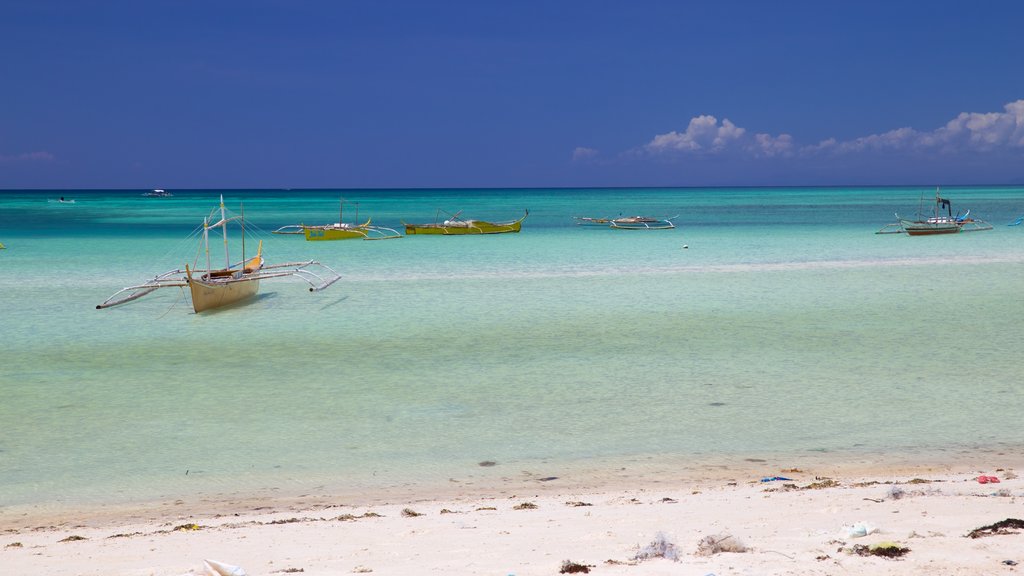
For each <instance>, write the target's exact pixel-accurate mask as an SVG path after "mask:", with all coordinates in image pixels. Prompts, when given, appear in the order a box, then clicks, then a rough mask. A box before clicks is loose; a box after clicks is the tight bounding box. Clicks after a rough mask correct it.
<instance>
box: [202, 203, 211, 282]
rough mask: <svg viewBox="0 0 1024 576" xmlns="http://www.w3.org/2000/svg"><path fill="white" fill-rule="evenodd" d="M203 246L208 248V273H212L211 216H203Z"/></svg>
mask: <svg viewBox="0 0 1024 576" xmlns="http://www.w3.org/2000/svg"><path fill="white" fill-rule="evenodd" d="M203 246H204V247H205V248H206V273H207V274H209V273H210V218H209V216H207V217H204V218H203Z"/></svg>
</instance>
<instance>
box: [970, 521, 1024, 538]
mask: <svg viewBox="0 0 1024 576" xmlns="http://www.w3.org/2000/svg"><path fill="white" fill-rule="evenodd" d="M1022 529H1024V520H1019V519H1017V518H1007V519H1006V520H1000V521H999V522H996V523H995V524H989V525H988V526H982V527H981V528H975V529H974V530H971V531H970V533H968V534H967V537H968V538H981V537H982V536H995V535H997V534H1016V533H1017V532H1016V530H1022Z"/></svg>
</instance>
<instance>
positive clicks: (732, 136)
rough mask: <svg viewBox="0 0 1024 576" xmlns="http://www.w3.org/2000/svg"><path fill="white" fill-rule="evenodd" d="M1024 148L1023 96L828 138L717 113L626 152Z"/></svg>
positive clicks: (594, 155) (587, 153)
mask: <svg viewBox="0 0 1024 576" xmlns="http://www.w3.org/2000/svg"><path fill="white" fill-rule="evenodd" d="M876 151H884V152H901V151H906V152H910V151H913V152H935V153H939V154H956V153H963V152H980V153H986V152H996V151H1021V152H1024V99H1022V100H1017V101H1015V102H1010V103H1008V104H1006V105H1005V106H1004V107H1003V112H985V113H982V112H962V113H960V114H959V115H958V116H957V117H956V118H953V119H952V120H950V121H949V122H947V123H946V124H945V125H944V126H941V127H939V128H937V129H935V130H931V131H920V130H915V129H914V128H910V127H903V128H896V129H893V130H889V131H888V132H884V133H881V134H871V135H868V136H861V137H859V138H855V139H853V140H846V141H839V140H836V139H835V138H829V139H826V140H823V141H821V142H818V143H816V144H806V145H798V144H797V143H796V141H795V140H794V138H793V136H792V135H790V134H785V133H783V134H778V135H772V134H767V133H752V132H751V131H749V130H748V129H746V128H744V127H741V126H737V125H736V124H734V123H733V122H732V121H730V120H729V119H728V118H723V119H722V120H721V121H719V120H718V118H716V117H715V116H712V115H700V116H696V117H694V118H691V119H690V122H689V124H688V125H687V127H686V130H684V131H681V132H680V131H675V130H673V131H671V132H667V133H664V134H658V135H656V136H654V138H653V139H651V140H650V141H649V142H647V143H646V144H643V145H642V146H639V147H637V148H634V149H631V150H629V151H627V152H624V153H623V156H628V157H634V158H635V157H641V158H644V157H646V158H663V159H672V158H684V157H699V156H730V157H737V158H794V157H799V158H805V157H813V156H818V155H832V156H848V155H854V154H858V153H866V152H876ZM600 154H601V153H600V151H598V150H596V149H593V148H586V147H578V148H576V149H575V150H574V151H573V154H572V158H573V160H574V161H577V162H583V161H595V160H597V159H598V158H599V157H600Z"/></svg>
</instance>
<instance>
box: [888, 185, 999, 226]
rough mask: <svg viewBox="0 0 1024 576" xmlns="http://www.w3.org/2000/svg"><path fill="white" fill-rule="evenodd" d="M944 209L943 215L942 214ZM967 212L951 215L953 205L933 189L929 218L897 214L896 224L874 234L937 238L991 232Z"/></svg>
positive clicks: (936, 189)
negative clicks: (933, 199)
mask: <svg viewBox="0 0 1024 576" xmlns="http://www.w3.org/2000/svg"><path fill="white" fill-rule="evenodd" d="M943 209H945V214H943V212H942V211H943ZM970 213H971V211H970V210H968V211H967V212H966V213H964V214H963V215H962V216H961V215H960V213H959V212H957V213H956V215H954V214H953V205H952V202H950V201H949V200H948V199H947V198H943V197H942V196H941V194H940V190H939V188H935V205H934V206H933V208H932V214H931V215H930V216H924V215H922V213H921V211H919V212H918V216H917V218H916V219H914V220H911V219H909V218H902V217H900V215H899V214H898V213H897V214H896V220H897V221H896V223H893V224H887V225H886V226H883V227H882V229H880V230H879V231H878V232H876V234H898V233H906V234H907V235H908V236H937V235H942V234H958V233H960V232H980V231H982V230H991V229H992V225H991V224H989V223H988V222H985V221H984V220H981V219H978V218H972V217H970Z"/></svg>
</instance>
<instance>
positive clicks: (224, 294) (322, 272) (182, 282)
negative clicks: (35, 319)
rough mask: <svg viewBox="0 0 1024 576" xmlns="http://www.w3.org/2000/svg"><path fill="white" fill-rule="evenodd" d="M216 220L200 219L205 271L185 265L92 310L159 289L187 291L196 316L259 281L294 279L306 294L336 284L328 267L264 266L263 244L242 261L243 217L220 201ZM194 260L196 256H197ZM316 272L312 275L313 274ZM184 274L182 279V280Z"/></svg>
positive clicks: (245, 294)
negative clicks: (238, 251) (213, 248)
mask: <svg viewBox="0 0 1024 576" xmlns="http://www.w3.org/2000/svg"><path fill="white" fill-rule="evenodd" d="M219 210H220V214H219V216H220V218H219V220H217V221H216V222H214V223H213V224H211V223H210V216H213V215H215V214H216V211H214V212H213V213H211V215H210V216H208V217H206V218H204V219H203V224H202V231H201V234H202V240H201V245H200V248H201V250H202V251H203V252H205V254H206V268H205V269H202V268H197V265H196V262H193V263H192V266H189V265H188V264H186V265H185V269H184V270H181V269H175V270H170V271H168V272H164V273H162V274H159V275H157V276H155V277H154V278H152V279H151V280H148V281H146V282H143V283H141V284H137V285H134V286H128V287H126V288H122V289H121V290H119V291H117V292H115V293H114V294H113V295H112V296H110V297H109V298H107V299H106V300H104V301H103V302H101V303H100V304H97V305H96V308H110V307H111V306H117V305H118V304H124V303H126V302H131V301H132V300H136V299H138V298H141V297H143V296H145V295H147V294H150V293H152V292H154V291H156V290H159V289H161V288H173V287H180V288H184V287H186V286H187V287H188V288H189V293H190V296H191V298H192V309H193V310H194V311H195V312H196V313H199V312H202V311H204V310H211V309H214V308H220V307H222V306H227V305H229V304H233V303H235V302H241V301H243V300H246V299H248V298H251V297H252V296H255V295H256V293H257V292H259V288H260V280H265V279H268V278H281V277H285V276H294V277H296V278H300V279H302V280H304V281H305V282H306V283H307V284H309V291H310V292H317V291H320V290H323V289H325V288H327V287H328V286H330V285H331V284H334V283H335V282H337V281H338V280H339V279H340V278H341V276H340V275H338V273H337V272H335V271H334V270H332V269H331V268H330V267H328V266H326V265H324V264H321V263H320V262H316V261H314V260H309V261H306V262H288V263H283V264H269V265H268V264H266V262H265V261H264V259H263V242H262V241H260V243H259V245H258V247H257V249H256V255H255V256H253V257H250V258H246V257H245V240H244V239H245V219H244V217H243V216H241V215H238V216H229V215H228V213H227V210H226V209H225V207H224V197H223V196H221V199H220V209H219ZM232 222H237V223H238V224H239V225H240V226H241V229H242V234H241V236H242V260H241V261H240V262H238V263H235V264H232V263H231V257H230V254H229V252H228V232H227V227H228V224H230V223H232ZM218 228H219V229H221V231H222V236H223V241H224V267H223V268H214V267H213V266H212V265H211V258H210V230H216V229H218ZM197 260H198V255H197ZM314 270H316V271H314ZM182 274H184V276H182Z"/></svg>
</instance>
